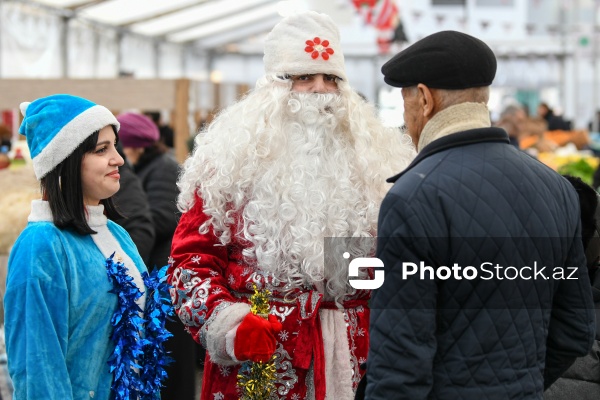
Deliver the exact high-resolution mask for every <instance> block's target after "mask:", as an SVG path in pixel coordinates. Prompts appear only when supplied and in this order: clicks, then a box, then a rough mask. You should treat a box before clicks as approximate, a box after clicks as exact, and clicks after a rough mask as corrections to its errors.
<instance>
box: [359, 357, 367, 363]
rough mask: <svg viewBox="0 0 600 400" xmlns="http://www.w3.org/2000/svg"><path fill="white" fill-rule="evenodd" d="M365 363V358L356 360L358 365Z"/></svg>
mask: <svg viewBox="0 0 600 400" xmlns="http://www.w3.org/2000/svg"><path fill="white" fill-rule="evenodd" d="M366 362H367V359H366V358H364V357H361V358H359V359H358V363H359V364H364V363H366Z"/></svg>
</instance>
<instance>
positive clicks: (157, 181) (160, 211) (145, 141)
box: [117, 112, 196, 400]
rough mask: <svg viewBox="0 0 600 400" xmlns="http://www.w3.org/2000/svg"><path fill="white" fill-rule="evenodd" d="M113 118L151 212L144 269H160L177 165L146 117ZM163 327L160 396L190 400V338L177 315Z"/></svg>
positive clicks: (169, 233)
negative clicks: (164, 373) (151, 236)
mask: <svg viewBox="0 0 600 400" xmlns="http://www.w3.org/2000/svg"><path fill="white" fill-rule="evenodd" d="M117 120H118V121H119V123H120V124H121V131H120V132H119V137H120V139H121V144H122V146H123V152H124V153H125V156H126V158H127V161H128V162H129V163H130V164H131V166H132V168H133V170H134V172H135V173H136V175H137V176H138V177H139V179H140V181H141V183H142V187H143V188H144V191H145V192H146V197H147V198H148V203H149V205H150V211H151V213H152V220H153V223H154V231H155V234H156V237H155V240H154V245H153V246H152V250H151V252H150V257H149V261H148V269H150V270H152V269H153V268H160V267H162V266H164V265H167V262H168V258H169V253H170V251H171V241H172V238H173V233H174V232H175V228H176V227H177V222H178V219H179V211H178V210H177V205H176V201H177V196H178V195H179V190H178V189H177V175H178V173H179V165H178V164H177V162H176V161H175V160H174V159H173V158H172V157H171V156H170V155H169V154H167V149H166V147H165V146H164V144H162V143H161V142H159V139H160V134H159V130H158V127H157V126H156V124H155V123H154V122H153V121H152V120H151V119H150V118H148V117H147V116H145V115H143V114H137V113H132V112H126V113H122V114H120V115H118V116H117ZM167 329H168V330H169V331H170V332H171V333H172V334H173V338H171V339H170V340H168V341H167V343H166V347H167V350H168V351H169V352H170V353H171V357H173V359H174V360H175V361H174V362H173V363H172V364H171V365H170V366H169V367H168V376H169V378H168V380H167V381H166V383H165V385H164V387H163V389H162V391H161V398H162V400H188V399H189V400H192V399H193V398H194V389H195V385H194V379H195V357H194V351H195V347H196V346H195V343H194V340H193V339H192V338H191V336H190V335H189V334H187V332H185V331H184V328H183V323H182V322H181V321H180V320H179V319H178V318H174V319H173V321H168V322H167Z"/></svg>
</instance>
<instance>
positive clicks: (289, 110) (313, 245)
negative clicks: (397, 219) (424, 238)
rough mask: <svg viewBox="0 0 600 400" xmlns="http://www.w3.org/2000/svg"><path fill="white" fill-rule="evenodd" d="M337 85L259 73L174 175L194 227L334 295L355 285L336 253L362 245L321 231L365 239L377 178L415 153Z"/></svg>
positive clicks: (370, 232)
mask: <svg viewBox="0 0 600 400" xmlns="http://www.w3.org/2000/svg"><path fill="white" fill-rule="evenodd" d="M340 93H341V95H335V94H324V95H323V94H320V95H316V94H302V93H295V92H291V91H290V89H289V87H285V86H282V85H280V84H277V83H274V82H273V81H270V80H269V78H268V77H265V79H263V80H261V81H259V83H257V88H256V89H255V90H254V91H252V92H251V93H250V94H249V95H248V96H247V97H246V98H244V99H242V100H240V101H239V102H237V103H235V104H233V105H232V106H230V107H228V108H227V109H225V110H223V111H222V112H221V113H220V114H219V115H218V116H217V117H216V118H215V120H214V121H213V122H212V123H211V125H209V126H208V128H207V130H206V131H204V132H201V133H200V134H199V135H198V137H197V138H196V140H195V150H194V154H193V155H192V156H191V157H189V158H188V159H187V160H186V162H185V164H184V169H183V173H182V175H181V176H180V179H179V180H178V186H179V188H180V195H179V198H178V206H179V208H180V210H181V211H182V212H186V211H187V210H189V209H190V208H191V207H192V206H193V205H194V203H195V200H194V196H195V195H198V196H200V197H201V198H202V202H203V211H204V212H205V214H206V215H207V216H208V220H207V221H206V222H205V223H203V224H202V225H201V226H200V227H199V232H200V233H201V234H208V233H209V231H210V230H212V231H213V232H214V234H215V235H216V237H217V238H218V240H219V242H220V243H221V244H222V245H227V244H229V243H231V242H232V241H235V240H238V241H240V242H241V243H244V246H247V245H249V246H248V247H247V248H246V250H245V251H244V256H245V258H246V261H247V262H248V263H249V264H251V265H254V266H256V267H257V268H260V269H262V270H263V271H265V272H268V273H270V274H273V275H274V276H275V277H276V278H277V279H278V280H279V281H282V282H283V283H284V284H285V283H286V284H287V288H289V289H293V288H298V287H302V286H304V287H306V286H311V287H317V288H319V289H320V290H322V291H323V292H325V293H326V294H327V295H328V297H331V298H335V299H341V298H342V297H343V296H344V295H346V294H349V293H353V292H354V289H353V288H351V287H350V285H349V284H348V271H347V265H348V260H345V259H344V258H342V257H341V255H342V254H343V253H344V252H346V251H348V252H349V253H350V254H351V255H353V256H362V255H364V254H365V253H364V252H355V251H353V249H354V248H355V247H356V246H353V245H348V246H347V245H346V244H347V243H346V242H344V241H343V240H336V241H334V242H333V243H332V242H327V244H325V245H324V239H325V238H328V237H346V238H347V237H369V238H372V236H374V235H375V232H376V223H377V214H378V211H379V204H380V203H381V200H382V199H383V196H384V195H385V193H386V192H387V190H388V189H389V185H388V184H387V183H385V178H387V177H389V176H392V175H394V174H396V173H398V172H399V171H401V170H402V169H403V168H404V167H406V165H408V163H409V162H410V160H411V159H412V158H413V157H414V148H413V147H412V146H411V145H410V139H409V138H408V137H407V136H406V135H403V136H401V135H399V133H398V131H397V130H394V129H390V128H385V127H383V126H382V125H381V122H380V121H379V119H378V118H377V116H376V113H375V110H374V108H373V107H372V106H371V105H369V104H367V103H365V102H364V101H363V100H362V99H360V97H359V96H358V95H357V94H356V93H354V92H352V91H351V89H349V87H345V86H343V85H342V88H341V89H340ZM234 234H235V235H237V239H236V238H234V237H232V236H233V235H234ZM372 242H373V241H372V240H370V243H371V244H372ZM330 244H334V245H336V246H337V248H336V251H333V252H332V251H330V250H331V246H329V245H330ZM340 244H341V246H339V245H340ZM358 247H364V244H361V245H360V246H358ZM367 247H369V246H368V245H367ZM348 249H349V250H348ZM324 257H329V258H332V259H333V263H332V262H330V261H329V260H327V262H325V265H324Z"/></svg>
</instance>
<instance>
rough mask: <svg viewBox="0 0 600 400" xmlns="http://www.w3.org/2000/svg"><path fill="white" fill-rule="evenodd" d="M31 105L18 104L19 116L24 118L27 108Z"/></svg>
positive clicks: (26, 103) (27, 102)
mask: <svg viewBox="0 0 600 400" xmlns="http://www.w3.org/2000/svg"><path fill="white" fill-rule="evenodd" d="M30 104H31V102H30V101H24V102H23V103H21V104H19V109H20V110H21V114H23V116H24V117H26V116H27V115H25V114H26V112H27V107H29V105H30Z"/></svg>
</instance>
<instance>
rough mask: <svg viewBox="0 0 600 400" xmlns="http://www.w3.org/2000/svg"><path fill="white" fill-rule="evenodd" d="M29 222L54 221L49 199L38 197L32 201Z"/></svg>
mask: <svg viewBox="0 0 600 400" xmlns="http://www.w3.org/2000/svg"><path fill="white" fill-rule="evenodd" d="M27 221H28V222H43V221H46V222H53V221H54V219H53V218H52V210H50V203H48V202H47V201H44V200H41V199H38V200H32V201H31V213H30V214H29V216H28V217H27Z"/></svg>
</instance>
